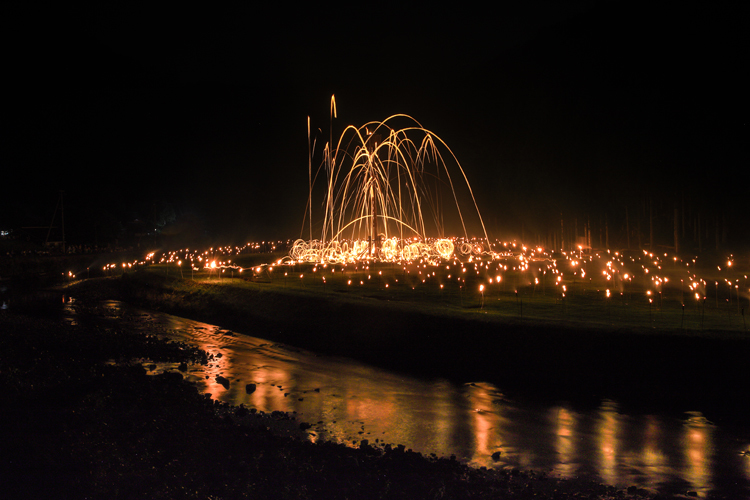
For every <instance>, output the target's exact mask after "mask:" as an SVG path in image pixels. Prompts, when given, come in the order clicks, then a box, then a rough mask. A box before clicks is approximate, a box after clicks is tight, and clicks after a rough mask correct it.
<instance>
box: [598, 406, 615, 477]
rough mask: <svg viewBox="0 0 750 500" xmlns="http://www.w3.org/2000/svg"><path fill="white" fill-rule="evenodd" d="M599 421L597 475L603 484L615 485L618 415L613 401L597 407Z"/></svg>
mask: <svg viewBox="0 0 750 500" xmlns="http://www.w3.org/2000/svg"><path fill="white" fill-rule="evenodd" d="M598 417H599V419H598V420H599V421H598V424H597V442H598V446H599V454H598V457H597V458H598V463H599V475H600V476H601V477H602V479H603V480H604V482H605V483H608V484H617V483H618V482H619V481H618V479H619V478H618V474H617V452H618V449H619V447H620V443H619V441H618V433H619V414H618V413H617V404H616V403H615V402H614V401H610V400H605V401H604V402H602V405H601V406H600V407H599V412H598Z"/></svg>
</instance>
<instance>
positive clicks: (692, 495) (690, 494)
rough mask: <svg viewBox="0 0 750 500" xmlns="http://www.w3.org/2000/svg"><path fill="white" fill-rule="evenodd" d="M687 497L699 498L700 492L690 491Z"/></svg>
mask: <svg viewBox="0 0 750 500" xmlns="http://www.w3.org/2000/svg"><path fill="white" fill-rule="evenodd" d="M687 496H689V497H697V496H698V492H697V491H688V492H687Z"/></svg>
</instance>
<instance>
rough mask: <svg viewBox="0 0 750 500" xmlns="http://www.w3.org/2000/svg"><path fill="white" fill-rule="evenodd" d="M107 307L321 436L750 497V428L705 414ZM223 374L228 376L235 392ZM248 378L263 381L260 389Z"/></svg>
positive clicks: (192, 372) (236, 394)
mask: <svg viewBox="0 0 750 500" xmlns="http://www.w3.org/2000/svg"><path fill="white" fill-rule="evenodd" d="M71 300H72V299H69V300H68V302H67V303H66V307H65V315H66V318H67V320H68V321H71V322H78V321H88V320H89V319H91V318H82V317H80V316H79V315H78V313H77V312H76V309H75V308H74V307H72V302H71ZM103 306H104V307H103V309H102V311H105V314H104V316H106V318H104V320H105V321H109V322H111V323H112V324H113V325H116V326H117V327H118V328H134V329H139V330H143V331H148V332H151V333H157V334H159V335H160V336H162V337H164V338H168V339H171V340H176V341H183V342H187V343H190V344H193V345H196V346H198V347H200V348H201V349H204V350H205V351H207V352H208V353H210V354H212V355H213V359H212V360H211V361H210V362H209V364H208V366H201V365H193V366H190V367H189V368H188V371H187V373H186V374H185V376H186V378H187V379H188V380H190V381H191V382H193V383H194V384H195V385H196V386H197V387H198V390H199V391H201V392H204V393H210V394H211V396H212V397H213V398H215V399H218V400H221V401H224V402H228V403H231V404H234V405H239V404H244V405H246V406H248V407H253V408H257V409H258V410H261V411H265V412H271V411H274V410H280V411H284V412H296V415H297V417H298V419H299V420H300V421H304V422H308V423H310V424H312V428H310V429H309V430H308V436H309V439H310V440H311V441H335V442H339V443H346V444H354V443H359V442H360V441H361V440H363V439H367V440H368V441H369V442H370V443H372V444H381V445H382V444H386V443H387V444H391V445H394V446H395V445H399V444H402V445H404V446H405V447H406V448H407V449H408V448H410V449H413V450H414V451H418V452H421V453H423V454H426V455H429V454H433V453H434V454H436V455H437V456H450V455H455V456H456V458H457V459H458V460H461V461H463V462H465V463H468V464H470V465H473V466H486V467H495V468H504V467H515V468H521V469H524V470H536V471H540V472H546V473H548V474H549V475H551V476H555V477H561V478H569V479H572V478H578V477H582V478H586V479H594V480H598V481H601V482H603V483H606V484H611V485H616V486H618V487H628V486H631V485H636V486H638V487H643V488H647V489H651V490H659V491H661V492H664V493H682V494H685V493H686V492H688V491H691V492H696V493H697V494H698V496H699V497H700V498H705V497H707V496H710V495H714V496H720V497H726V498H750V451H749V450H750V428H748V426H738V425H736V424H731V425H730V424H726V425H718V424H716V423H714V422H711V421H709V420H708V419H706V418H705V417H704V415H702V414H701V413H700V412H697V411H686V412H685V413H683V414H681V415H679V414H678V415H674V414H666V413H665V414H651V413H649V414H646V413H637V412H635V413H634V412H626V411H625V410H624V409H622V408H621V407H620V405H619V404H618V402H617V401H613V400H608V399H607V400H602V401H599V402H598V404H594V405H591V406H588V407H579V406H574V405H572V404H569V403H566V402H564V401H548V402H544V403H540V402H539V401H531V400H529V401H526V400H519V399H514V398H510V397H507V396H506V395H505V394H503V391H502V388H501V387H497V386H496V385H493V384H492V383H490V382H488V381H482V380H467V381H465V383H462V384H458V383H455V382H452V381H448V380H445V379H428V378H425V379H422V378H416V377H414V376H412V375H404V374H400V373H396V372H393V371H388V370H384V369H380V368H376V367H373V366H369V365H366V364H363V363H360V362H357V361H354V360H352V359H346V358H340V357H331V356H323V355H318V354H316V353H313V352H309V351H305V350H302V349H297V348H295V347H292V346H288V345H284V344H280V343H274V342H272V341H269V340H265V339H262V338H258V337H254V336H250V335H245V334H242V333H240V332H234V331H230V330H227V329H224V328H221V327H220V326H217V325H211V324H207V323H201V322H198V321H192V320H189V319H185V318H180V317H177V316H172V315H169V314H164V313H157V312H152V311H144V310H140V309H135V308H132V307H130V306H128V305H126V304H124V303H121V302H117V301H108V302H106V303H104V304H103ZM99 319H102V318H99ZM146 365H149V363H146ZM150 368H152V369H151V370H150V371H151V373H157V372H160V371H164V370H170V369H171V370H174V369H176V367H175V366H171V365H156V366H152V367H150ZM217 376H222V377H225V378H227V379H228V380H229V381H230V384H229V388H226V387H225V386H224V385H222V384H220V383H219V382H218V381H217V379H216V377H217ZM247 384H255V390H254V391H253V392H252V393H250V394H248V393H247V391H246V385H247Z"/></svg>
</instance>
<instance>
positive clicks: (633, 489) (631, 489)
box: [628, 486, 638, 495]
mask: <svg viewBox="0 0 750 500" xmlns="http://www.w3.org/2000/svg"><path fill="white" fill-rule="evenodd" d="M637 491H638V487H637V486H628V495H635V493H636V492H637Z"/></svg>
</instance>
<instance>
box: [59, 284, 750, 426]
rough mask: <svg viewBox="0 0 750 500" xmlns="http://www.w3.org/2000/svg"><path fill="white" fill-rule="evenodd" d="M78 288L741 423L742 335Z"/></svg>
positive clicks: (486, 375)
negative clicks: (618, 327)
mask: <svg viewBox="0 0 750 500" xmlns="http://www.w3.org/2000/svg"><path fill="white" fill-rule="evenodd" d="M74 290H75V293H76V294H80V295H82V296H91V297H97V296H99V297H102V298H104V297H105V296H106V298H114V297H116V298H120V299H122V300H125V301H127V302H130V303H133V304H138V305H141V306H143V307H146V308H151V309H157V310H162V311H165V312H170V313H173V314H177V315H181V316H185V317H190V318H194V319H198V320H202V321H207V322H213V323H216V324H221V325H223V326H225V327H228V328H233V329H237V330H240V331H244V332H247V333H249V334H255V335H258V336H261V337H263V338H268V339H272V340H277V341H281V342H285V343H288V344H291V345H295V346H298V347H302V348H306V349H310V350H313V351H316V352H323V353H327V354H333V355H344V356H348V357H353V358H356V359H360V360H362V361H365V362H367V363H371V364H374V365H376V366H383V367H386V368H389V369H393V370H396V371H402V372H408V373H411V374H415V375H419V376H440V377H446V378H450V379H453V380H455V381H458V382H466V381H476V380H488V381H492V382H493V383H495V384H497V385H498V386H500V387H503V389H504V390H507V391H509V392H510V393H513V392H517V393H519V394H520V393H522V394H524V395H525V397H539V398H544V399H550V398H554V399H558V400H568V401H576V402H580V403H582V404H586V403H587V402H589V401H591V402H594V403H595V404H596V403H598V401H600V400H601V399H602V398H612V399H617V400H618V401H620V402H621V403H623V404H625V405H628V406H637V407H641V408H642V409H644V410H646V411H647V410H648V409H649V408H658V409H660V410H665V409H667V410H670V409H672V410H674V411H675V412H683V411H701V412H703V413H704V414H706V415H708V416H709V417H710V418H712V419H718V420H723V419H728V420H734V421H736V422H740V423H741V422H745V421H746V416H745V415H744V414H741V413H740V412H739V411H738V408H740V407H741V406H742V405H741V402H742V401H747V400H750V379H748V377H747V376H746V368H745V365H746V360H747V359H750V339H749V338H748V337H746V336H744V335H742V334H738V333H736V332H734V333H726V332H720V331H703V332H695V331H693V332H691V331H687V332H683V331H676V330H672V331H655V330H646V329H640V330H635V329H624V328H623V329H616V328H612V327H609V328H605V327H601V326H596V327H593V326H585V325H584V326H581V325H576V326H571V325H564V324H563V325H557V324H550V323H545V322H535V321H533V320H523V321H522V320H508V319H507V318H506V319H504V320H503V319H497V318H495V319H493V318H491V317H487V316H483V315H480V314H472V315H468V316H466V315H465V316H462V317H460V316H456V315H451V314H446V315H440V314H436V313H435V312H434V311H431V312H426V311H424V310H421V309H419V308H418V307H412V305H410V304H408V303H394V302H387V301H382V300H374V299H366V298H361V297H356V296H353V297H351V296H340V295H332V294H328V295H321V294H315V293H299V292H297V291H289V290H284V289H280V288H278V287H275V288H272V287H265V288H264V287H263V285H259V286H257V287H235V286H226V285H213V284H206V283H195V282H187V281H182V280H172V279H168V278H165V277H163V276H159V275H155V274H151V273H134V274H128V275H125V276H124V277H123V278H118V279H110V280H97V281H90V282H83V283H81V284H80V285H79V286H76V287H75V289H74Z"/></svg>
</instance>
